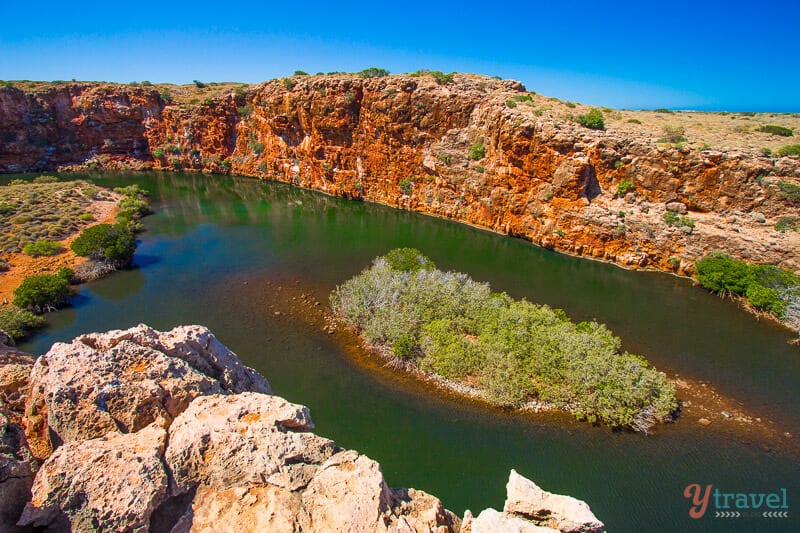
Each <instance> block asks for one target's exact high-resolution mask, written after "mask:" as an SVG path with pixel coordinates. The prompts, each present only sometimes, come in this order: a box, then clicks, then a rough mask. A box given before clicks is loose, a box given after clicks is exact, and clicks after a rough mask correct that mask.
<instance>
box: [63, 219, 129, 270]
mask: <svg viewBox="0 0 800 533" xmlns="http://www.w3.org/2000/svg"><path fill="white" fill-rule="evenodd" d="M70 248H71V249H72V251H73V252H75V253H76V254H77V255H79V256H81V257H88V258H90V259H93V260H95V261H106V262H109V263H112V264H114V265H118V266H124V265H127V264H129V263H130V261H131V258H133V253H134V251H135V250H136V239H135V238H134V236H133V233H132V232H131V231H129V230H128V229H126V228H123V227H120V226H118V225H115V226H112V225H111V224H98V225H96V226H91V227H88V228H86V229H85V230H83V231H82V232H81V234H80V235H78V238H77V239H75V240H74V241H72V244H71V245H70Z"/></svg>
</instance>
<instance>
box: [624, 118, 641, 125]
mask: <svg viewBox="0 0 800 533" xmlns="http://www.w3.org/2000/svg"><path fill="white" fill-rule="evenodd" d="M625 122H627V123H628V124H641V123H642V121H641V120H639V119H638V118H629V119H628V120H626V121H625Z"/></svg>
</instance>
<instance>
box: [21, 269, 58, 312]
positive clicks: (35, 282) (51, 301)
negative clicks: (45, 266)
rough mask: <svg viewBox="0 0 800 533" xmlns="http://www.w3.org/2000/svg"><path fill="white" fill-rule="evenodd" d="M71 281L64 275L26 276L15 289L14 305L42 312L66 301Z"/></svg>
mask: <svg viewBox="0 0 800 533" xmlns="http://www.w3.org/2000/svg"><path fill="white" fill-rule="evenodd" d="M68 294H69V283H68V282H67V280H66V279H64V277H63V276H57V275H53V274H39V275H36V276H30V277H27V278H25V279H24V280H23V281H22V283H20V285H19V287H17V288H16V289H14V305H16V306H17V307H20V308H22V309H29V310H32V311H34V312H36V313H41V312H43V311H45V310H46V309H47V308H49V307H59V306H61V305H63V304H64V303H66V301H67V295H68Z"/></svg>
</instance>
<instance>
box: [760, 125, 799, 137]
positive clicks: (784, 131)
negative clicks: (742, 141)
mask: <svg viewBox="0 0 800 533" xmlns="http://www.w3.org/2000/svg"><path fill="white" fill-rule="evenodd" d="M756 131H760V132H761V133H769V134H771V135H780V136H781V137H791V136H792V130H791V129H790V128H784V127H783V126H776V125H773V124H770V125H767V126H761V127H760V128H758V130H756Z"/></svg>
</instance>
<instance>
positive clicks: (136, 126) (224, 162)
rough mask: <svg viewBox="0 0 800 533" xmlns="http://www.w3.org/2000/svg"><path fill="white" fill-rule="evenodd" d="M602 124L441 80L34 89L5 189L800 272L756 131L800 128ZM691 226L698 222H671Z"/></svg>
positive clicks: (640, 119) (13, 138) (745, 119)
mask: <svg viewBox="0 0 800 533" xmlns="http://www.w3.org/2000/svg"><path fill="white" fill-rule="evenodd" d="M200 85H202V87H201V86H200ZM588 111H589V108H588V107H586V106H579V105H576V104H574V103H572V102H562V101H559V100H557V99H555V98H546V97H543V96H540V95H536V94H535V93H530V92H527V91H526V90H525V88H524V87H523V86H522V85H521V84H520V83H518V82H514V81H512V80H497V79H494V78H488V77H483V76H475V75H462V74H455V75H454V76H451V77H449V78H447V77H445V78H442V77H437V76H432V75H430V74H428V73H425V72H422V73H420V74H418V75H396V76H388V77H376V78H362V77H359V76H358V75H347V74H336V75H324V76H293V77H290V78H283V79H280V80H273V81H269V82H265V83H263V84H259V85H236V84H223V85H216V84H210V85H207V84H198V86H197V87H193V86H189V87H186V86H182V87H175V86H158V87H153V86H148V85H145V86H141V85H138V84H137V85H136V86H131V85H119V84H106V83H78V82H74V83H72V82H60V83H34V82H29V83H26V82H16V83H14V84H11V83H7V84H6V86H4V87H3V88H0V130H2V131H3V132H4V135H3V138H2V139H0V172H23V171H39V170H45V169H47V170H52V169H56V168H76V167H77V168H87V167H88V168H106V169H115V168H116V169H120V168H134V169H173V170H175V169H183V170H196V171H200V170H202V171H205V172H216V173H234V174H240V175H246V176H253V177H259V178H264V179H269V180H278V181H284V182H287V183H291V184H294V185H298V186H302V187H307V188H311V189H315V190H319V191H322V192H325V193H327V194H332V195H336V196H343V197H347V198H355V199H363V200H368V201H373V202H379V203H385V204H387V205H392V206H396V207H401V208H404V209H410V210H415V211H420V212H423V213H428V214H432V215H436V216H442V217H446V218H451V219H454V220H459V221H462V222H466V223H469V224H474V225H477V226H480V227H484V228H489V229H492V230H494V231H498V232H502V233H506V234H509V235H515V236H519V237H522V238H525V239H527V240H530V241H532V242H534V243H537V244H540V245H542V246H544V247H547V248H552V249H556V250H559V251H564V252H567V253H571V254H576V255H581V256H585V257H590V258H598V259H603V260H607V261H612V262H616V263H618V264H620V265H623V266H629V267H646V268H654V269H660V270H665V271H669V272H679V273H691V272H692V266H693V264H694V262H695V261H696V260H697V259H699V258H700V257H702V256H703V255H705V254H707V253H710V252H714V251H721V252H725V253H727V254H729V255H731V256H733V257H735V258H739V259H744V260H748V261H757V262H766V263H770V264H775V265H778V266H781V267H785V268H789V269H792V270H798V269H800V260H798V255H797V250H798V249H800V237H798V233H797V232H794V231H788V232H787V231H777V230H776V229H775V225H776V224H777V223H778V221H779V220H780V218H781V217H782V216H785V215H786V214H787V212H792V211H793V210H794V209H796V206H797V202H798V201H800V200H799V199H798V198H800V197H798V193H797V191H798V189H797V187H798V186H799V185H800V162H799V161H798V159H797V158H794V157H781V156H780V155H774V154H776V153H777V154H780V153H781V152H780V150H778V148H779V147H780V146H781V145H782V144H786V143H785V142H784V141H785V138H782V137H777V136H774V135H769V134H767V133H759V132H758V130H757V128H756V127H757V126H758V125H759V124H761V122H763V121H766V120H772V121H776V120H777V121H783V122H786V123H787V124H788V125H789V126H797V123H798V120H797V118H796V117H793V116H791V115H785V116H777V117H776V116H772V117H770V118H769V119H768V118H767V116H764V117H763V118H762V117H759V116H756V117H753V116H752V114H742V115H741V116H738V117H737V116H733V115H732V116H730V117H728V116H726V115H722V116H720V115H715V114H712V113H671V112H668V111H667V110H663V111H664V112H662V113H656V112H630V111H615V110H611V109H607V110H605V115H606V118H605V120H606V128H605V130H596V129H589V128H586V127H584V126H583V125H581V124H579V123H578V122H576V120H575V118H576V115H578V114H580V113H586V112H588ZM727 119H735V122H730V120H727ZM729 122H730V123H729ZM665 132H667V133H666V134H665ZM670 132H671V133H670ZM684 134H685V135H686V136H684ZM687 136H688V137H687ZM673 212H674V213H677V214H679V215H682V216H687V215H686V214H687V213H689V215H688V219H678V220H679V223H669V222H668V219H667V218H665V217H664V215H665V213H673ZM680 220H683V221H684V222H685V224H684V223H680Z"/></svg>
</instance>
